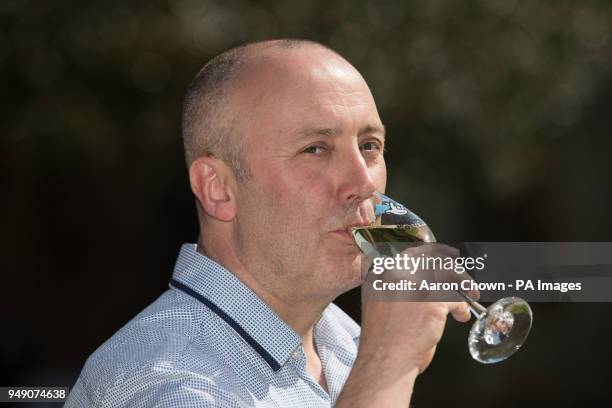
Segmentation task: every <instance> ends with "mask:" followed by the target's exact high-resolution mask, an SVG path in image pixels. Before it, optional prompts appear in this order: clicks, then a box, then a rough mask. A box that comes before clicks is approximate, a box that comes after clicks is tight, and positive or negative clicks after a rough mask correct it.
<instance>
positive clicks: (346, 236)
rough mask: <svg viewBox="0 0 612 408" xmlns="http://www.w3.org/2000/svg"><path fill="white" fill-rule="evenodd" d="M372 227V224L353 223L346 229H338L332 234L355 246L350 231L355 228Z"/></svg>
mask: <svg viewBox="0 0 612 408" xmlns="http://www.w3.org/2000/svg"><path fill="white" fill-rule="evenodd" d="M368 225H371V223H369V222H352V223H348V224H347V225H346V227H345V228H342V229H337V230H334V231H332V233H333V234H334V235H336V236H337V237H339V238H340V239H342V240H344V241H346V242H349V243H351V244H355V241H354V240H353V234H351V232H350V230H351V228H355V227H365V226H368Z"/></svg>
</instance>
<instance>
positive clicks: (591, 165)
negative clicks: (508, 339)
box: [0, 0, 612, 407]
mask: <svg viewBox="0 0 612 408" xmlns="http://www.w3.org/2000/svg"><path fill="white" fill-rule="evenodd" d="M611 16H612V3H610V2H606V1H582V2H572V1H546V2H544V1H542V2H537V1H514V0H490V1H484V0H483V1H467V2H457V1H439V0H435V1H433V0H422V1H401V0H397V1H391V0H388V1H356V0H323V1H310V2H291V1H282V0H276V1H262V2H253V1H247V0H242V1H240V0H223V1H218V0H217V1H202V0H168V1H165V0H157V1H144V0H143V1H102V0H99V1H87V2H82V1H54V2H50V1H19V0H3V1H1V2H0V95H1V96H2V98H1V100H0V104H1V105H2V108H1V110H0V228H1V232H2V233H1V239H2V241H1V242H0V270H1V271H2V283H1V287H2V291H1V295H0V332H1V333H2V334H1V335H0V358H1V362H2V370H0V385H4V386H8V385H58V386H59V385H63V386H66V385H70V386H71V385H72V384H73V383H74V381H75V380H76V377H77V376H78V374H79V371H80V368H81V366H82V365H83V363H84V362H85V359H86V358H87V356H88V355H89V354H91V353H92V352H93V351H94V350H95V349H96V348H97V347H98V346H99V345H100V344H101V343H102V342H103V341H104V340H105V339H107V338H108V337H109V336H111V335H112V334H113V333H114V332H115V331H116V330H117V329H119V328H120V327H121V326H122V325H123V324H125V323H126V322H127V321H128V320H129V319H130V318H131V317H132V316H134V315H135V314H136V313H137V312H138V311H140V310H141V309H142V308H144V307H145V306H146V305H147V304H149V303H150V302H152V301H153V300H154V299H155V298H156V297H157V296H158V295H159V294H160V293H161V292H162V291H164V290H165V288H166V287H167V282H168V279H169V277H170V275H171V271H172V268H173V265H174V261H175V258H176V255H177V251H178V249H179V246H180V245H181V243H183V242H194V241H195V239H196V234H197V228H196V214H195V210H194V205H193V199H192V196H191V194H190V191H189V186H188V183H187V174H186V171H185V168H184V163H183V156H182V144H181V138H180V123H179V119H180V109H181V101H182V97H183V94H184V92H185V90H186V88H187V86H188V84H189V82H190V80H191V78H192V77H193V76H194V75H195V73H196V72H197V70H198V69H199V68H200V67H201V66H202V65H203V64H204V63H205V62H206V61H207V60H208V59H209V58H211V57H212V56H214V55H216V54H217V53H219V52H221V51H223V50H224V49H226V48H228V47H231V46H234V45H238V44H241V43H244V42H249V41H254V40H262V39H268V38H276V37H299V38H308V39H313V40H316V41H320V42H322V43H324V44H326V45H328V46H330V47H331V48H333V49H335V50H336V51H338V52H339V53H340V54H342V55H343V56H345V57H346V58H347V59H348V60H349V61H351V62H352V63H353V64H354V65H355V66H356V67H357V68H358V69H359V70H360V71H361V72H362V73H363V75H364V77H365V78H366V80H367V81H368V83H369V84H370V86H371V88H372V91H373V93H374V95H375V98H376V100H377V103H378V106H379V111H380V114H381V117H382V119H383V122H384V123H385V125H386V126H387V129H388V135H389V137H388V152H387V164H388V168H389V182H388V190H387V191H388V193H389V194H390V195H391V196H392V197H394V198H396V199H397V200H398V201H401V202H404V203H407V204H409V206H410V207H411V208H413V209H414V210H415V211H416V212H417V213H418V214H420V215H422V216H423V217H424V218H425V219H426V220H427V221H428V223H429V224H430V226H431V227H432V229H433V230H434V231H435V232H436V235H437V236H438V238H439V239H440V240H443V241H470V240H471V241H611V240H612V215H611V214H610V209H611V208H612V193H611V188H610V186H611V179H612V165H611V164H610V160H609V154H610V149H611V148H612V141H611V139H610V137H609V134H610V131H611V130H612V125H611V124H610V121H609V116H610V115H609V114H610V108H611V104H612V53H611V52H610V51H611V39H610V31H611V27H610V23H611V19H610V18H611ZM611 290H612V288H611ZM338 303H340V304H341V305H342V306H343V307H344V308H345V309H346V310H348V311H349V312H350V313H351V314H352V315H353V316H355V317H356V318H357V319H358V318H359V315H358V308H359V304H358V295H356V294H355V293H352V294H349V295H346V296H343V297H342V298H340V299H339V300H338ZM533 309H534V313H535V325H534V327H533V331H532V334H531V337H530V338H529V339H528V341H527V343H526V345H525V346H524V348H523V349H521V351H520V352H519V353H517V354H516V355H515V356H513V357H512V358H511V359H510V360H508V361H506V362H503V363H501V364H497V365H494V366H483V365H480V364H478V363H476V362H474V361H473V360H472V359H471V358H470V356H469V354H468V351H467V344H466V343H467V342H466V337H467V333H468V326H466V325H460V324H457V323H454V322H449V325H448V329H447V334H446V335H445V337H444V339H443V341H442V343H441V344H440V346H439V347H438V353H437V356H436V358H435V360H434V362H433V364H432V365H431V366H430V367H429V369H428V370H427V371H426V372H425V373H424V374H423V375H422V376H421V377H420V379H419V380H418V382H417V385H416V390H415V393H414V400H413V406H415V407H419V406H427V407H442V406H448V405H449V404H453V405H455V406H457V405H458V406H475V405H478V406H487V405H489V406H496V407H506V406H509V407H510V406H526V405H539V406H549V405H555V406H599V405H609V404H608V401H607V398H608V396H609V395H610V391H609V385H608V383H607V379H608V377H609V375H608V374H607V373H608V371H609V369H610V364H611V363H612V357H611V353H610V352H609V337H610V335H611V334H612V331H611V329H610V327H609V326H610V325H609V323H610V321H611V318H610V313H612V307H611V306H610V305H607V304H533ZM38 406H41V405H38Z"/></svg>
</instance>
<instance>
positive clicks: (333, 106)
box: [234, 47, 382, 142]
mask: <svg viewBox="0 0 612 408" xmlns="http://www.w3.org/2000/svg"><path fill="white" fill-rule="evenodd" d="M236 91H237V92H235V93H234V95H235V96H236V98H235V99H236V100H235V101H236V104H235V107H236V108H237V110H238V111H239V114H240V115H241V116H242V119H243V121H244V122H245V123H244V125H245V127H246V129H245V130H246V132H245V137H246V136H247V135H253V134H257V135H256V136H257V137H258V139H259V140H258V142H262V141H263V140H262V138H265V139H266V140H273V141H280V140H279V138H281V139H282V138H285V139H286V138H289V137H291V136H292V135H295V136H299V135H300V134H303V130H304V129H306V128H330V129H340V130H341V131H345V132H348V133H352V132H353V130H354V128H355V129H357V128H363V127H364V126H381V127H382V125H381V123H380V118H379V116H378V112H377V110H376V105H375V103H374V98H373V97H372V94H371V92H370V90H369V88H368V86H367V84H366V83H365V81H364V79H363V78H362V76H361V75H360V74H359V72H358V71H357V70H356V69H355V68H354V67H353V66H352V65H350V64H349V63H348V62H346V61H345V60H344V59H342V58H341V57H339V56H338V55H335V54H334V53H332V52H331V51H329V50H326V49H323V48H314V47H306V48H302V49H298V50H288V51H279V52H270V53H269V55H266V56H263V57H258V58H256V60H255V62H254V63H253V64H252V66H251V67H249V68H248V70H247V71H246V73H245V75H244V76H243V78H241V79H240V80H239V81H237V88H236ZM262 132H264V133H265V134H264V135H261V134H260V133H262ZM258 133H259V134H258Z"/></svg>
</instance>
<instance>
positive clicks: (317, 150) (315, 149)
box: [302, 145, 327, 154]
mask: <svg viewBox="0 0 612 408" xmlns="http://www.w3.org/2000/svg"><path fill="white" fill-rule="evenodd" d="M325 151H327V147H325V146H323V145H314V146H308V147H307V148H306V149H304V150H302V153H308V154H321V153H324V152H325Z"/></svg>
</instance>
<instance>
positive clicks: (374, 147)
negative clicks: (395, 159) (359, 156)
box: [359, 142, 382, 151]
mask: <svg viewBox="0 0 612 408" xmlns="http://www.w3.org/2000/svg"><path fill="white" fill-rule="evenodd" d="M359 149H360V150H366V151H382V146H381V145H380V143H378V142H365V143H363V144H362V145H361V146H359Z"/></svg>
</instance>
